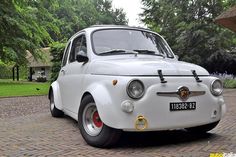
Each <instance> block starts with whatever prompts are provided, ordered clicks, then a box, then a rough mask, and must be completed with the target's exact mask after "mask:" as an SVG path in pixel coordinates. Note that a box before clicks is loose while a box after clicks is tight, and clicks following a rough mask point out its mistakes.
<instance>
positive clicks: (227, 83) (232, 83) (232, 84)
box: [223, 79, 236, 88]
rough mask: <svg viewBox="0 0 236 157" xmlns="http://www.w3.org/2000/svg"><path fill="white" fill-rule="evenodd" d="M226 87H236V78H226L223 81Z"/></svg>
mask: <svg viewBox="0 0 236 157" xmlns="http://www.w3.org/2000/svg"><path fill="white" fill-rule="evenodd" d="M223 85H224V88H236V80H235V79H225V80H224V81H223Z"/></svg>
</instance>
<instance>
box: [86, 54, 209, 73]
mask: <svg viewBox="0 0 236 157" xmlns="http://www.w3.org/2000/svg"><path fill="white" fill-rule="evenodd" d="M89 69H90V73H91V74H99V75H128V76H130V75H131V76H137V75H139V76H142V75H158V73H157V70H162V73H163V75H193V74H192V72H191V71H192V70H195V71H196V73H197V75H209V73H208V72H207V71H206V70H205V69H204V68H202V67H200V66H198V65H195V64H190V63H186V62H182V61H176V60H174V59H150V58H148V59H143V58H132V59H109V60H96V61H93V62H92V63H91V66H90V68H89Z"/></svg>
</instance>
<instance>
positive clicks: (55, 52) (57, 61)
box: [50, 42, 66, 82]
mask: <svg viewBox="0 0 236 157" xmlns="http://www.w3.org/2000/svg"><path fill="white" fill-rule="evenodd" d="M65 46H66V43H59V42H55V43H53V44H51V46H50V47H51V48H50V53H51V56H52V57H53V59H52V60H51V61H52V63H53V64H52V69H51V81H52V82H53V81H55V80H56V79H57V77H58V74H59V71H60V69H61V61H62V57H63V52H64V49H65Z"/></svg>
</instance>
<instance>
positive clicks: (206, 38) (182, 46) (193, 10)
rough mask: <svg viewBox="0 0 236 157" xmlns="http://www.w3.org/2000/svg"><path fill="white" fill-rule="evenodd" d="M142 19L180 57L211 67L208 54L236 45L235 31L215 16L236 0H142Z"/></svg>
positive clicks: (227, 49)
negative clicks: (222, 25) (223, 26)
mask: <svg viewBox="0 0 236 157" xmlns="http://www.w3.org/2000/svg"><path fill="white" fill-rule="evenodd" d="M142 3H143V5H144V12H143V13H142V15H141V16H142V21H143V22H144V23H146V24H147V26H148V27H150V28H151V29H152V30H154V31H156V32H159V33H160V34H161V35H163V36H164V37H165V38H166V40H167V41H168V43H169V44H170V46H171V47H172V49H173V51H174V52H175V53H176V54H178V55H179V57H180V59H181V60H184V61H188V62H193V63H196V64H199V65H202V66H204V67H205V68H206V69H208V70H210V69H209V68H208V67H209V64H208V63H207V62H208V61H209V59H208V58H209V57H210V56H212V55H213V54H214V53H216V52H219V51H220V52H224V53H226V52H230V51H232V49H233V48H234V47H235V45H236V40H235V39H236V36H235V34H234V33H232V32H230V31H228V30H226V29H224V28H221V27H219V26H217V25H216V24H215V23H214V19H215V18H216V17H217V16H218V15H219V14H220V13H221V12H222V11H223V10H226V9H227V8H229V7H230V6H231V5H232V4H235V3H236V0H227V1H223V0H215V1H209V0H201V1H196V0H160V1H155V0H142Z"/></svg>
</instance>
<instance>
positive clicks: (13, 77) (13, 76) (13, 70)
mask: <svg viewBox="0 0 236 157" xmlns="http://www.w3.org/2000/svg"><path fill="white" fill-rule="evenodd" d="M12 80H13V81H15V66H14V67H12Z"/></svg>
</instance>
